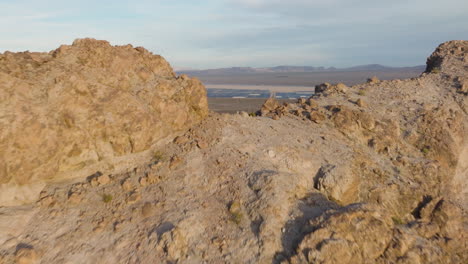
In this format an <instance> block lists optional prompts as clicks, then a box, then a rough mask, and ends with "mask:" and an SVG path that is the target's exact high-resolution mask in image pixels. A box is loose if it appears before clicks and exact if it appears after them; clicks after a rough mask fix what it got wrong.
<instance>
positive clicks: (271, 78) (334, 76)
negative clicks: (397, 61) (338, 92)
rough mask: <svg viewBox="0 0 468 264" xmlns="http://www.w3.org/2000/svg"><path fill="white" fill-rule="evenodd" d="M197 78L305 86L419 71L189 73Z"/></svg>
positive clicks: (406, 75) (403, 75)
mask: <svg viewBox="0 0 468 264" xmlns="http://www.w3.org/2000/svg"><path fill="white" fill-rule="evenodd" d="M189 75H190V76H193V77H197V78H199V79H200V80H201V81H202V82H203V83H204V84H205V85H207V84H210V85H212V84H216V85H220V84H223V85H227V84H233V85H248V86H260V85H264V86H293V87H295V86H305V87H314V86H315V85H317V84H320V83H324V82H330V83H338V82H342V83H344V84H346V85H348V86H351V85H355V84H359V83H363V82H365V81H366V80H367V79H368V78H370V77H372V76H377V77H378V78H379V79H381V80H393V79H409V78H414V77H418V76H419V75H421V72H419V71H415V70H408V71H403V70H398V71H362V72H291V73H256V74H233V75H223V74H216V75H206V74H196V73H192V74H189Z"/></svg>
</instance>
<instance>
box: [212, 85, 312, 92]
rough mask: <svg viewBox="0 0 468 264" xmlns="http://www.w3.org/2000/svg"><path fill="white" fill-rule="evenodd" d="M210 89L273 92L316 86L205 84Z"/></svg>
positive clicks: (301, 89)
mask: <svg viewBox="0 0 468 264" xmlns="http://www.w3.org/2000/svg"><path fill="white" fill-rule="evenodd" d="M205 86H206V88H208V89H235V90H266V91H272V92H300V91H314V90H315V86H292V85H243V84H205Z"/></svg>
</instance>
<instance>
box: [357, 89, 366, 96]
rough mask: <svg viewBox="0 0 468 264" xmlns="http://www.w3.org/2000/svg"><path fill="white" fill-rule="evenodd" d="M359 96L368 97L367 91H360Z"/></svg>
mask: <svg viewBox="0 0 468 264" xmlns="http://www.w3.org/2000/svg"><path fill="white" fill-rule="evenodd" d="M358 94H359V95H361V96H364V95H366V91H365V90H359V92H358Z"/></svg>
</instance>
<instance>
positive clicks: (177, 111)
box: [0, 39, 208, 205]
mask: <svg viewBox="0 0 468 264" xmlns="http://www.w3.org/2000/svg"><path fill="white" fill-rule="evenodd" d="M207 111H208V109H207V100H206V92H205V88H204V87H203V85H202V84H201V83H200V81H198V80H197V79H191V78H188V77H187V76H180V77H177V76H175V74H174V72H173V71H172V69H171V67H170V66H169V64H168V63H167V62H166V61H165V60H164V59H163V58H162V57H161V56H158V55H153V54H152V53H150V52H149V51H147V50H145V49H144V48H141V47H137V48H134V47H132V46H131V45H127V46H111V45H110V44H109V43H108V42H106V41H98V40H94V39H78V40H76V41H75V42H74V43H73V44H72V45H63V46H61V47H60V48H58V49H56V50H54V51H51V52H49V53H31V52H20V53H11V52H5V53H4V54H0V126H1V130H0V156H1V157H2V158H1V159H0V204H3V205H5V204H14V203H18V202H24V201H31V200H34V199H36V196H35V194H37V193H38V192H39V191H40V189H41V188H42V187H43V186H44V184H45V182H50V181H57V180H62V179H69V178H75V177H84V176H88V175H91V174H93V173H94V172H96V171H112V170H115V169H118V168H123V167H128V166H129V164H132V163H135V162H136V161H137V159H138V158H139V157H141V156H150V155H151V153H150V152H151V151H153V150H152V149H153V148H154V146H155V145H156V144H157V143H161V142H162V141H164V140H166V141H167V139H172V138H173V137H174V135H175V134H176V133H180V132H182V131H184V130H186V129H188V128H189V127H191V126H192V125H193V124H196V123H198V122H199V121H201V120H202V119H203V118H204V117H205V116H206V115H207Z"/></svg>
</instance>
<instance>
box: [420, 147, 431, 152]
mask: <svg viewBox="0 0 468 264" xmlns="http://www.w3.org/2000/svg"><path fill="white" fill-rule="evenodd" d="M429 150H430V149H429V147H424V148H422V149H421V152H422V153H424V154H428V153H429Z"/></svg>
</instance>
